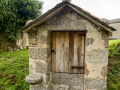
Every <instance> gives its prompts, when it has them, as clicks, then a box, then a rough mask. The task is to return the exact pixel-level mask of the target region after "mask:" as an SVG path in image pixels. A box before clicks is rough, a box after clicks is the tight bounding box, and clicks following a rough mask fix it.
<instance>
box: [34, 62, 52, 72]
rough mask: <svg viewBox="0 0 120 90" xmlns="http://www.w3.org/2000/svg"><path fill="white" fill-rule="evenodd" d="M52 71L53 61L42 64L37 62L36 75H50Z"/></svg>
mask: <svg viewBox="0 0 120 90" xmlns="http://www.w3.org/2000/svg"><path fill="white" fill-rule="evenodd" d="M50 71H51V61H48V62H47V63H45V62H40V61H35V72H36V73H49V72H50Z"/></svg>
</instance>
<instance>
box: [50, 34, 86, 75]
mask: <svg viewBox="0 0 120 90" xmlns="http://www.w3.org/2000/svg"><path fill="white" fill-rule="evenodd" d="M84 36H85V35H84V32H52V72H58V73H78V74H83V73H84Z"/></svg>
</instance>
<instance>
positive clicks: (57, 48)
mask: <svg viewBox="0 0 120 90" xmlns="http://www.w3.org/2000/svg"><path fill="white" fill-rule="evenodd" d="M60 38H61V36H60V32H56V72H61V70H60V62H61V61H60V60H61V59H60V56H61V55H60V53H61V51H60V44H61V40H60Z"/></svg>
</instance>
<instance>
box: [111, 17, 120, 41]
mask: <svg viewBox="0 0 120 90" xmlns="http://www.w3.org/2000/svg"><path fill="white" fill-rule="evenodd" d="M110 26H112V27H114V28H115V29H116V30H117V31H115V32H112V33H111V35H110V39H120V18H118V19H113V20H110Z"/></svg>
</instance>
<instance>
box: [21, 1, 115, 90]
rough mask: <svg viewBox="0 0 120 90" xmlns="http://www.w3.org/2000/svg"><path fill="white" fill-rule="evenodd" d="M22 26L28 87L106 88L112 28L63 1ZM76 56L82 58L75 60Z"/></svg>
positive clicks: (43, 89)
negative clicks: (27, 53) (27, 40)
mask: <svg viewBox="0 0 120 90" xmlns="http://www.w3.org/2000/svg"><path fill="white" fill-rule="evenodd" d="M22 30H23V32H24V33H26V34H27V35H28V39H29V76H27V77H26V78H25V80H26V81H27V82H28V83H29V84H30V90H106V88H107V64H108V40H109V33H110V32H112V31H114V30H115V29H114V28H112V27H110V26H108V25H107V24H106V23H104V22H102V21H100V19H99V18H97V17H95V16H93V15H91V14H90V13H88V12H87V11H86V10H84V9H82V8H80V7H78V6H75V5H73V4H71V3H70V2H68V1H63V2H61V3H60V4H58V5H57V6H55V7H54V8H52V9H51V10H49V11H48V12H47V13H45V14H43V15H42V16H40V17H39V18H37V19H35V20H34V21H33V22H31V23H30V24H28V25H27V26H25V27H23V28H22ZM53 33H56V34H53ZM59 37H60V38H59ZM66 37H67V38H69V39H67V38H66ZM76 37H77V38H76ZM79 37H80V38H79ZM63 38H65V39H63ZM59 40H60V42H59ZM68 40H69V41H68ZM54 42H56V44H55V43H54ZM81 42H82V43H81ZM61 43H63V44H61ZM67 43H68V44H67ZM59 45H60V46H59ZM72 45H73V46H72ZM59 47H61V48H63V49H60V48H59ZM75 47H78V48H75ZM72 50H73V51H72ZM71 51H72V52H73V53H71ZM80 51H81V52H80ZM59 53H60V54H59ZM71 57H72V58H71ZM55 58H56V59H55ZM76 59H77V60H78V61H79V60H83V61H82V62H81V61H80V62H78V63H77V64H76V63H75V62H77V61H76ZM59 60H61V61H59ZM62 60H63V61H62ZM67 60H68V62H66V61H67ZM70 60H71V61H70ZM58 61H59V62H58ZM81 63H82V64H81ZM75 64H76V65H78V66H75ZM81 65H83V66H81ZM63 67H64V68H63ZM80 70H81V71H80ZM71 71H72V72H71ZM81 72H82V73H81Z"/></svg>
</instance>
